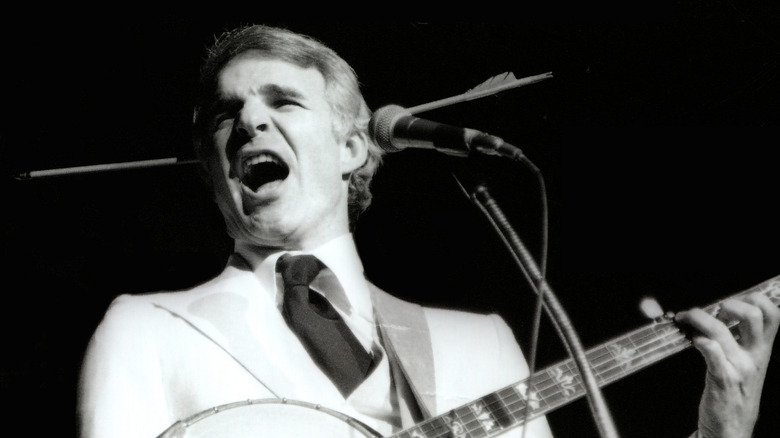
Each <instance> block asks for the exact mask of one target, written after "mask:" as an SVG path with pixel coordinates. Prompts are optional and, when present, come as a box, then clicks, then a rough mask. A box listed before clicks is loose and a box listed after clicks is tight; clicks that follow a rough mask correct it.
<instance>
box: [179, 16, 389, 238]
mask: <svg viewBox="0 0 780 438" xmlns="http://www.w3.org/2000/svg"><path fill="white" fill-rule="evenodd" d="M247 51H253V52H257V53H258V54H259V55H260V56H264V57H268V58H271V59H279V60H282V61H286V62H290V63H292V64H295V65H297V66H299V67H302V68H310V67H313V68H316V69H317V70H318V71H319V72H320V73H321V74H322V76H323V77H324V78H325V97H326V99H327V101H328V103H329V104H330V106H331V109H332V111H333V114H334V115H335V116H336V118H335V122H334V126H333V129H334V133H335V134H336V138H337V139H340V140H343V139H345V138H347V137H349V136H351V135H353V134H358V135H360V136H361V137H362V138H363V139H364V141H365V142H366V144H367V145H368V158H367V160H366V162H365V163H364V164H363V166H361V167H360V168H358V169H357V170H355V171H354V172H352V174H351V175H350V181H349V197H348V204H349V218H350V225H351V226H353V227H354V225H355V222H356V221H357V218H358V217H359V216H360V214H361V213H363V212H364V211H365V210H366V209H367V208H368V206H369V205H370V204H371V199H372V195H371V190H370V185H371V180H372V178H373V177H374V174H375V173H376V170H377V168H378V167H379V165H380V164H381V163H382V156H383V154H384V152H383V150H382V149H381V148H380V147H379V146H378V145H377V144H376V143H374V141H373V140H372V139H371V137H370V135H369V134H368V123H369V121H370V119H371V110H370V109H369V108H368V105H367V104H366V102H365V99H364V98H363V94H362V93H361V91H360V83H359V82H358V79H357V75H356V74H355V71H354V70H353V69H352V67H351V66H350V65H349V64H348V63H347V62H346V61H345V60H344V59H342V58H341V56H339V55H338V54H337V53H336V52H335V51H334V50H332V49H331V48H329V47H327V46H325V45H324V44H323V43H321V42H320V41H318V40H316V39H314V38H312V37H310V36H307V35H303V34H299V33H296V32H293V31H290V30H288V29H284V28H280V27H271V26H265V25H247V26H241V27H238V28H236V29H233V30H229V31H226V32H224V33H223V34H222V35H220V36H218V37H217V38H216V40H215V42H214V44H212V46H211V47H209V48H208V50H207V56H206V59H205V61H204V63H203V65H202V67H201V70H200V89H199V93H198V95H197V100H196V102H195V114H194V118H193V121H194V131H193V135H194V146H195V153H196V156H197V157H198V159H199V160H200V162H201V164H202V165H203V170H205V171H206V172H208V169H206V166H207V162H208V159H209V157H210V156H211V154H212V153H214V150H213V147H212V143H211V141H212V140H211V127H210V124H211V119H212V114H211V108H210V106H211V105H212V104H213V103H214V99H215V94H216V89H217V80H218V76H219V73H220V72H221V71H222V69H223V68H224V67H225V65H226V64H227V63H228V62H229V61H230V60H232V59H233V58H235V57H236V56H238V55H240V54H242V53H244V52H247ZM206 179H207V181H208V180H209V179H208V176H206Z"/></svg>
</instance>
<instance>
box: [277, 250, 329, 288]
mask: <svg viewBox="0 0 780 438" xmlns="http://www.w3.org/2000/svg"><path fill="white" fill-rule="evenodd" d="M278 266H279V272H281V274H282V279H283V280H284V285H285V287H292V286H308V285H309V284H311V282H312V281H314V279H315V278H316V277H317V274H319V273H320V270H322V267H323V266H322V263H321V262H320V260H319V259H318V258H317V257H315V256H313V255H309V254H304V255H296V256H283V257H282V258H281V259H280V260H279V265H278Z"/></svg>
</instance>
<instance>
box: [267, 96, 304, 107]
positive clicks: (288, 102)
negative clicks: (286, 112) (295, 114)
mask: <svg viewBox="0 0 780 438" xmlns="http://www.w3.org/2000/svg"><path fill="white" fill-rule="evenodd" d="M285 106H302V105H301V104H300V102H298V101H297V100H295V99H287V98H279V99H276V100H274V107H275V108H282V107H285Z"/></svg>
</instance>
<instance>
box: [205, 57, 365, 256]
mask: <svg viewBox="0 0 780 438" xmlns="http://www.w3.org/2000/svg"><path fill="white" fill-rule="evenodd" d="M213 114H215V117H214V119H213V127H214V128H213V135H212V141H213V147H214V148H215V150H214V152H215V153H214V154H212V158H211V161H210V163H209V165H210V173H211V178H212V181H213V182H214V188H215V194H216V196H217V202H218V204H219V207H220V209H221V210H222V214H223V216H224V217H225V221H226V225H227V227H228V231H229V233H230V235H231V236H232V237H234V238H235V239H236V240H237V241H245V242H248V243H250V244H252V245H260V246H266V247H283V248H288V249H297V248H306V247H312V246H316V245H319V244H321V243H323V242H324V241H326V240H328V239H330V238H332V237H335V236H337V235H339V234H343V233H345V232H347V231H348V229H349V221H348V217H347V182H346V181H345V180H344V179H343V178H342V175H345V174H348V173H349V172H351V171H352V170H354V169H355V168H357V167H359V166H360V165H361V164H362V162H363V161H365V154H364V153H363V154H362V158H361V153H360V150H359V149H360V147H361V145H356V144H355V139H354V138H350V139H344V140H338V139H337V138H336V136H335V134H334V129H333V127H334V125H333V123H334V122H333V114H332V112H331V107H330V105H329V104H328V102H327V101H326V99H325V80H324V78H323V77H322V75H321V74H320V73H319V71H318V70H316V69H313V68H310V69H302V68H300V67H298V66H296V65H294V64H290V63H287V62H284V61H280V60H276V59H268V58H262V57H260V56H258V55H253V54H251V53H250V54H244V55H241V56H240V57H239V58H236V59H234V60H232V61H231V62H230V63H228V64H227V65H226V66H225V68H224V69H223V70H222V71H221V73H220V75H219V81H218V86H217V95H216V107H215V109H214V111H213ZM356 148H357V149H356ZM356 152H357V153H356Z"/></svg>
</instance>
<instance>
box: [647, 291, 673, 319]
mask: <svg viewBox="0 0 780 438" xmlns="http://www.w3.org/2000/svg"><path fill="white" fill-rule="evenodd" d="M639 309H640V310H641V311H642V313H643V314H644V315H645V316H646V317H647V318H648V319H652V320H654V321H656V322H660V321H662V320H664V319H672V318H674V313H673V312H666V313H665V314H664V311H663V309H662V308H661V305H660V304H659V303H658V300H656V299H655V298H653V297H644V298H642V300H641V301H640V302H639Z"/></svg>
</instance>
